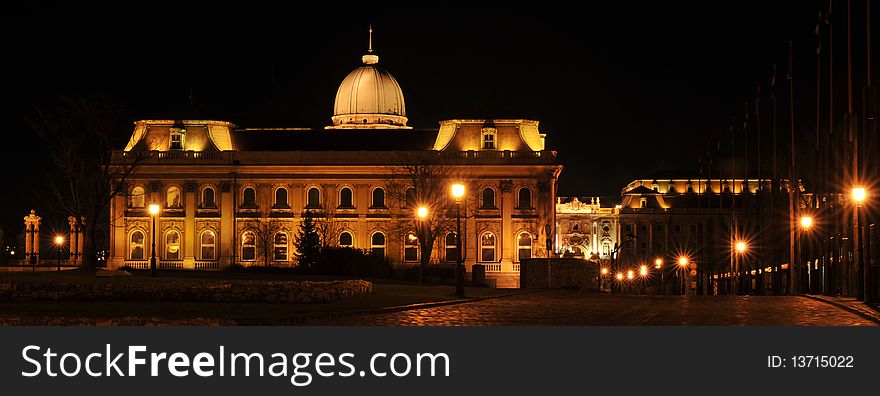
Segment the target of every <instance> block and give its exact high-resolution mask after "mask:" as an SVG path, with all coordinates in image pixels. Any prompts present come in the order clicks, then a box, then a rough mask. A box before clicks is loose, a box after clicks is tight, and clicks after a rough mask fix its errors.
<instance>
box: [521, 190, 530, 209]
mask: <svg viewBox="0 0 880 396" xmlns="http://www.w3.org/2000/svg"><path fill="white" fill-rule="evenodd" d="M531 207H532V190H530V189H529V188H528V187H523V188H521V189H519V206H518V208H520V209H530V208H531Z"/></svg>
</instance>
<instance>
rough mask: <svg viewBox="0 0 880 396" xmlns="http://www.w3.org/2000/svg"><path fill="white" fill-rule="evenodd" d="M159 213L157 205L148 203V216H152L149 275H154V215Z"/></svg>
mask: <svg viewBox="0 0 880 396" xmlns="http://www.w3.org/2000/svg"><path fill="white" fill-rule="evenodd" d="M158 214H159V205H156V204H151V205H150V217H152V218H153V226H152V227H151V229H152V233H153V235H152V238H150V243H151V247H150V276H156V216H157V215H158Z"/></svg>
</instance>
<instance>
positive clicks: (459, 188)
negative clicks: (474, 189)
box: [452, 183, 464, 198]
mask: <svg viewBox="0 0 880 396" xmlns="http://www.w3.org/2000/svg"><path fill="white" fill-rule="evenodd" d="M452 196H453V197H455V198H461V197H463V196H464V184H460V183H456V184H453V185H452Z"/></svg>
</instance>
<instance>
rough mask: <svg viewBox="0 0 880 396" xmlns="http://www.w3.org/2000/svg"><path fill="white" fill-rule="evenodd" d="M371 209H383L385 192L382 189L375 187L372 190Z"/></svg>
mask: <svg viewBox="0 0 880 396" xmlns="http://www.w3.org/2000/svg"><path fill="white" fill-rule="evenodd" d="M370 207H371V208H384V207H385V190H383V189H382V187H376V188H375V189H373V205H371V206H370Z"/></svg>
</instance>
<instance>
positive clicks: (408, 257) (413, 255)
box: [403, 232, 419, 261]
mask: <svg viewBox="0 0 880 396" xmlns="http://www.w3.org/2000/svg"><path fill="white" fill-rule="evenodd" d="M418 260H419V238H418V237H416V234H413V233H412V232H408V233H406V237H405V238H404V239H403V261H418Z"/></svg>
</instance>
